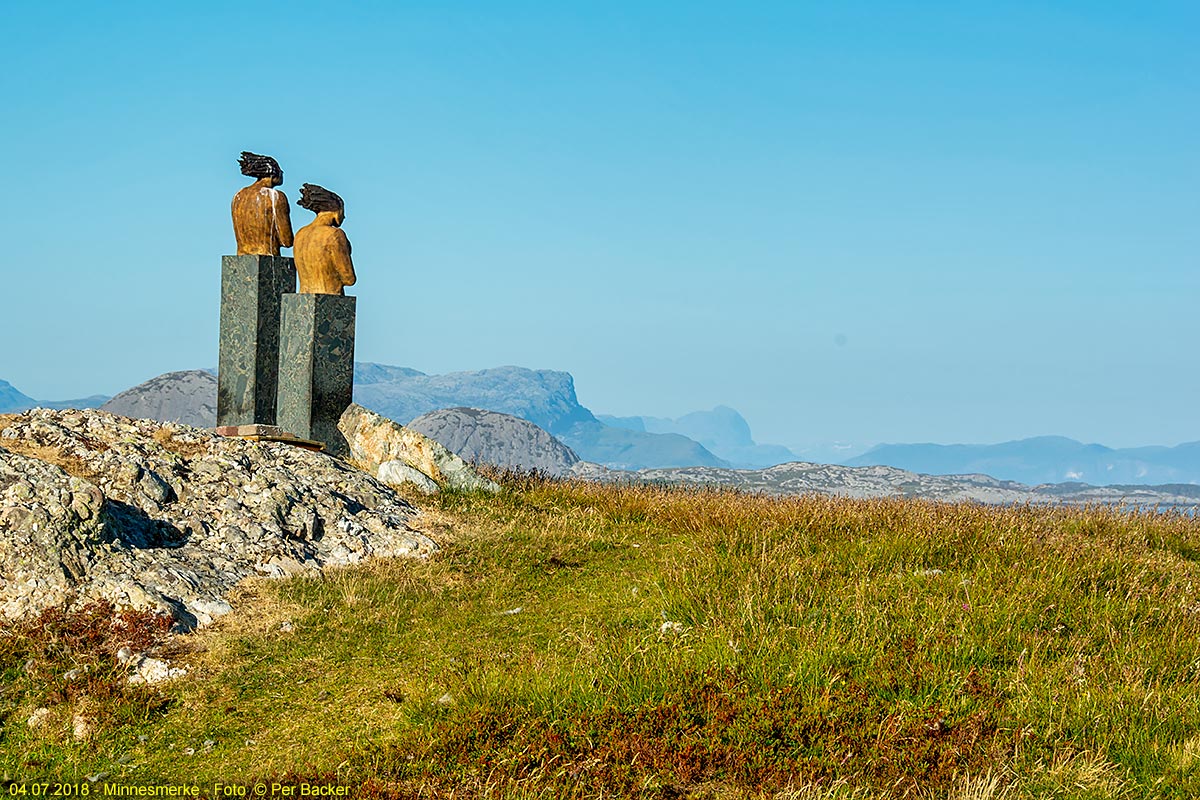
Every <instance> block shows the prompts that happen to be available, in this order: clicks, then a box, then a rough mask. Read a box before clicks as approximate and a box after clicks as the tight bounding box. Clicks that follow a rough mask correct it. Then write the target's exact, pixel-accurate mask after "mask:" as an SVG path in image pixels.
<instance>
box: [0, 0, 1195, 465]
mask: <svg viewBox="0 0 1200 800" xmlns="http://www.w3.org/2000/svg"><path fill="white" fill-rule="evenodd" d="M0 97H3V99H4V102H3V108H2V110H0V115H2V116H0V121H2V122H3V124H2V125H0V149H2V150H3V152H4V153H6V154H7V156H8V157H7V158H6V160H5V169H4V172H3V176H4V187H3V189H4V190H3V191H2V192H0V218H2V219H3V220H4V223H3V227H2V228H0V232H2V234H3V241H4V248H3V250H4V254H3V256H0V259H2V260H0V265H2V266H0V270H2V273H3V282H2V284H0V285H2V286H3V290H0V291H2V293H3V303H2V304H0V333H2V334H3V336H4V339H5V340H6V342H7V343H8V346H7V347H5V348H3V352H2V354H0V379H5V380H8V381H10V382H11V383H12V384H13V385H14V386H16V387H17V388H18V389H20V390H21V391H23V392H24V393H25V394H27V395H30V396H32V397H34V398H37V399H43V400H57V399H66V398H71V397H80V396H84V395H90V394H95V393H103V394H115V393H116V392H119V391H121V390H123V389H125V388H128V387H130V386H132V385H134V384H136V383H139V382H141V381H143V380H146V379H148V378H150V377H153V376H154V375H158V374H160V373H163V372H168V371H172V370H178V369H192V368H198V367H208V366H214V365H215V364H216V361H217V323H218V312H219V308H218V302H219V285H220V274H219V273H220V257H221V255H223V254H227V253H232V252H233V251H234V242H233V233H232V227H231V224H230V219H229V201H230V199H231V198H232V196H233V194H234V193H235V192H236V191H237V190H238V189H239V188H241V187H242V186H243V185H245V184H246V182H247V179H245V178H244V177H243V176H242V175H241V174H240V173H239V171H238V167H237V155H238V153H239V152H241V151H242V150H252V151H254V152H259V153H267V154H270V155H272V156H274V157H276V158H277V159H278V160H279V162H280V163H281V164H282V166H283V169H284V173H285V183H284V185H283V187H282V189H283V190H284V191H286V192H287V193H288V195H289V197H290V198H291V201H292V219H293V223H294V224H295V225H296V227H297V228H298V227H299V226H300V225H303V224H305V223H307V222H308V221H309V220H310V219H311V216H312V215H311V213H310V212H307V211H305V210H303V209H300V208H298V207H297V206H296V205H295V201H296V198H297V196H298V189H299V186H300V184H301V183H304V182H312V183H317V184H320V185H323V186H325V187H327V188H329V189H332V190H333V191H335V192H337V193H338V194H340V195H341V196H342V197H343V198H344V199H345V201H346V221H345V224H344V226H343V229H344V230H345V232H346V234H347V235H348V237H349V238H350V241H351V243H352V245H353V247H354V259H355V268H356V271H357V273H358V277H359V281H358V284H357V285H356V286H355V287H354V289H353V290H352V292H351V293H353V294H356V295H357V296H358V298H359V300H358V331H357V343H356V347H357V353H356V355H357V358H358V360H360V361H376V362H380V363H385V364H394V365H400V366H408V367H413V368H416V369H419V370H422V371H424V372H427V373H441V372H448V371H455V370H473V369H483V368H487V367H494V366H500V365H505V364H515V365H519V366H525V367H530V368H544V369H559V370H566V371H569V372H571V373H572V374H573V375H574V377H575V385H576V389H577V393H578V396H579V399H580V401H581V402H582V403H583V404H584V405H586V406H588V407H589V408H591V409H592V410H593V411H594V412H596V413H606V414H615V415H634V414H644V415H652V416H661V417H678V416H681V415H683V414H685V413H688V412H690V411H695V410H699V409H707V408H712V407H713V406H715V405H717V404H725V405H729V406H732V407H734V408H736V409H738V410H739V411H740V412H742V414H743V415H744V416H745V417H746V418H747V420H748V421H749V422H750V425H751V427H752V429H753V431H754V435H755V438H756V439H757V440H758V441H759V442H771V443H780V444H786V445H789V446H793V447H795V448H797V449H804V448H807V447H811V446H817V445H818V444H821V443H825V444H828V443H831V442H844V443H853V444H855V445H858V446H866V445H869V444H873V443H877V442H943V443H949V442H999V441H1005V440H1010V439H1017V438H1023V437H1027V436H1034V435H1044V434H1056V435H1064V436H1070V437H1072V438H1076V439H1080V440H1082V441H1087V442H1099V443H1102V444H1106V445H1109V446H1113V447H1121V446H1135V445H1148V444H1165V445H1173V444H1177V443H1180V442H1184V441H1194V440H1200V418H1198V414H1197V411H1198V409H1200V370H1198V369H1197V361H1200V356H1198V355H1197V347H1196V344H1197V342H1200V314H1197V305H1198V303H1200V270H1198V269H1197V267H1198V266H1200V263H1198V260H1200V259H1198V253H1200V224H1198V222H1200V213H1198V212H1200V188H1198V186H1200V184H1198V179H1200V148H1198V146H1197V142H1200V5H1198V4H1196V3H1194V2H1190V0H1189V2H1172V1H1171V0H1162V2H1154V3H1131V2H1127V1H1122V2H1113V1H1111V0H1086V1H1080V2H1065V1H1064V2H1056V3H1046V2H994V3H970V2H968V3H964V2H961V0H959V1H957V2H922V3H893V2H864V1H857V2H856V1H855V0H845V1H844V2H837V3H829V2H813V1H809V2H802V1H801V0H793V2H781V3H772V2H759V3H710V2H703V1H701V0H697V1H693V2H686V3H683V2H665V1H664V2H660V3H643V2H623V1H621V0H610V1H609V2H595V3H592V2H579V3H562V2H537V3H534V2H522V1H521V0H512V1H510V2H505V3H465V2H453V1H451V2H439V3H428V2H421V3H405V2H379V3H372V2H356V3H346V4H331V3H328V2H324V3H308V2H295V1H293V2H286V3H247V2H240V3H228V2H221V1H220V0H214V1H213V2H206V3H203V4H197V3H189V4H183V3H162V2H153V3H143V2H122V3H119V4H101V3H91V2H86V3H85V2H78V3H69V2H53V0H48V2H44V3H27V4H9V5H6V6H5V13H4V24H3V26H2V27H0Z"/></svg>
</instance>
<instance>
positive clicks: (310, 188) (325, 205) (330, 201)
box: [297, 183, 346, 214]
mask: <svg viewBox="0 0 1200 800" xmlns="http://www.w3.org/2000/svg"><path fill="white" fill-rule="evenodd" d="M297 205H299V206H300V207H301V208H307V209H308V210H309V211H314V212H316V213H318V214H319V213H320V212H322V211H340V210H341V209H343V208H345V207H346V204H345V203H343V202H342V198H340V197H338V196H337V195H336V194H334V193H333V192H331V191H329V190H328V189H326V188H325V187H323V186H317V185H316V184H315V183H306V184H304V185H303V186H301V187H300V200H299V202H298V203H297Z"/></svg>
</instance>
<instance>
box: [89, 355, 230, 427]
mask: <svg viewBox="0 0 1200 800" xmlns="http://www.w3.org/2000/svg"><path fill="white" fill-rule="evenodd" d="M100 408H101V410H103V411H108V412H111V413H113V414H121V415H123V416H126V417H137V418H144V419H154V420H158V421H159V422H179V423H182V424H184V425H193V426H195V427H197V428H211V427H213V426H215V425H216V424H217V379H216V376H214V375H213V374H212V373H211V372H206V371H204V370H200V369H189V370H184V371H182V372H168V373H167V374H165V375H159V376H158V377H157V378H151V379H150V380H148V381H146V382H145V383H140V384H138V385H137V386H134V387H133V388H132V389H126V390H125V391H123V392H121V393H120V394H118V395H117V396H116V397H114V398H113V399H111V400H109V401H108V402H107V403H105V404H104V405H102V406H101V407H100Z"/></svg>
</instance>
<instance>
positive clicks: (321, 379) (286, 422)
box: [276, 294, 356, 455]
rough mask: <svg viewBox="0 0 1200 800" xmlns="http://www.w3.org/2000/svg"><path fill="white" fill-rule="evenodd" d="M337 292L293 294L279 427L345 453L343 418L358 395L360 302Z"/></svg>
mask: <svg viewBox="0 0 1200 800" xmlns="http://www.w3.org/2000/svg"><path fill="white" fill-rule="evenodd" d="M355 300H356V298H353V297H342V296H341V295H336V294H289V295H286V296H285V297H284V298H283V305H282V314H281V324H280V328H279V413H278V414H277V415H276V424H277V425H279V427H281V428H283V429H284V430H286V431H287V432H288V433H291V434H293V435H295V436H299V437H300V438H302V439H312V440H314V441H317V442H322V443H324V445H325V449H326V450H327V451H329V452H330V453H333V454H334V455H344V454H345V452H346V450H347V447H346V439H345V437H343V436H342V434H341V431H339V430H338V427H337V425H338V420H339V419H341V416H342V412H343V411H345V410H346V407H347V406H349V405H350V402H351V400H352V399H353V395H354V310H355V309H354V304H355Z"/></svg>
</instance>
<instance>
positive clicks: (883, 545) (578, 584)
mask: <svg viewBox="0 0 1200 800" xmlns="http://www.w3.org/2000/svg"><path fill="white" fill-rule="evenodd" d="M421 502H422V503H423V504H424V505H425V506H426V508H427V510H428V518H427V521H428V522H429V524H431V525H432V526H433V528H432V532H433V533H434V534H435V535H437V537H438V538H439V540H440V541H442V542H443V543H445V547H444V550H443V552H442V553H440V554H439V555H438V556H436V557H435V558H434V559H432V560H431V561H430V562H428V563H410V562H404V561H395V562H379V563H376V564H373V565H371V566H368V567H365V568H356V569H347V570H344V571H340V572H336V573H332V574H329V575H326V576H325V577H324V578H302V579H293V580H289V581H286V582H261V583H257V584H255V585H253V586H250V587H248V588H247V589H246V590H245V592H244V593H243V594H242V595H241V596H240V597H238V598H237V601H236V603H235V609H236V610H235V612H234V613H233V614H231V615H230V616H228V617H226V618H224V619H223V620H222V621H221V622H220V623H218V624H217V625H216V626H214V627H212V628H210V629H208V630H206V631H204V632H202V633H200V634H198V635H195V636H192V637H186V638H183V639H178V640H175V641H174V642H173V643H171V644H170V645H168V651H169V652H168V653H167V654H166V655H168V656H169V657H170V658H171V659H172V661H173V663H178V664H184V665H186V666H187V667H188V669H189V674H188V676H187V677H185V678H183V679H181V680H178V681H176V682H174V683H172V684H168V685H166V686H165V688H153V689H147V688H144V687H142V688H138V687H128V686H126V685H125V683H124V679H123V675H122V674H121V673H120V671H119V670H118V669H116V668H115V667H114V661H113V658H112V653H113V652H115V650H116V648H117V647H119V646H120V644H121V643H122V642H123V641H127V640H129V639H132V638H136V637H143V638H145V639H150V638H153V637H155V636H158V635H160V634H159V632H158V631H157V630H155V628H154V625H153V624H152V623H150V622H148V621H147V620H146V619H144V618H128V619H121V618H118V620H119V622H118V623H117V625H116V627H115V628H114V626H113V623H112V622H109V621H106V620H107V617H106V616H105V615H106V614H107V613H108V612H107V611H106V610H105V609H97V610H95V612H94V614H93V616H92V617H90V618H89V617H86V616H84V617H80V616H75V617H69V616H61V615H50V616H48V617H47V618H44V619H43V620H41V621H39V622H38V623H36V624H33V625H24V626H14V625H10V626H9V627H8V628H6V629H5V630H4V631H3V632H0V670H2V672H0V725H2V726H3V727H2V737H3V738H2V739H0V774H2V775H3V776H4V777H5V778H6V779H7V780H32V779H33V778H35V777H38V776H46V777H64V778H72V779H82V778H83V777H85V776H92V777H93V778H98V780H99V781H100V782H104V781H108V782H137V783H154V782H161V781H168V780H169V781H172V782H180V781H194V782H196V783H198V784H199V785H201V786H202V787H206V788H205V790H206V791H209V790H210V787H211V786H212V785H213V784H214V783H217V782H221V783H245V784H253V783H254V782H255V781H257V780H265V781H268V782H270V781H282V782H286V781H292V782H301V781H324V782H326V783H329V784H341V785H347V786H351V787H354V788H353V790H352V791H351V794H350V796H354V797H364V796H397V797H414V798H415V797H460V798H471V797H601V796H603V797H663V798H676V797H713V798H742V797H786V798H826V797H829V798H834V797H896V798H899V797H954V798H1000V797H1009V798H1040V797H1073V798H1074V797H1082V798H1087V797H1095V798H1102V797H1103V798H1108V797H1180V798H1183V797H1193V796H1197V795H1200V568H1198V567H1197V563H1196V559H1197V557H1198V556H1200V525H1198V523H1197V522H1195V521H1193V520H1191V519H1188V518H1185V517H1182V516H1175V515H1134V514H1123V513H1118V512H1112V511H1105V510H1088V511H1080V510H1046V509H1031V508H1015V509H995V508H983V507H978V506H973V505H938V504H932V503H925V502H916V501H891V500H879V501H849V500H836V499H829V498H820V497H807V498H795V499H768V498H763V497H750V496H744V495H737V494H731V493H714V492H689V491H671V490H665V489H655V488H649V489H634V488H620V487H602V486H596V485H589V484H552V483H548V484H543V483H539V482H537V481H532V480H530V481H524V482H522V481H520V480H516V479H510V480H509V481H508V486H507V489H506V491H505V492H504V493H503V494H502V495H500V496H498V497H491V496H488V497H483V496H470V495H455V494H447V495H443V496H441V497H440V498H438V499H435V500H423V501H421ZM80 667H85V668H86V671H81V672H77V673H75V677H74V679H73V680H68V679H67V678H66V677H65V674H66V673H67V671H68V670H72V669H76V668H80ZM39 708H46V709H48V711H46V712H41V715H42V716H43V717H44V720H43V722H42V724H40V725H39V726H37V727H36V728H30V727H29V726H28V725H27V722H26V721H27V720H28V719H29V718H30V717H31V716H32V715H33V714H34V713H35V711H36V709H39ZM80 724H82V726H83V730H82V731H81V734H80V736H81V740H76V737H75V736H73V735H72V730H73V729H74V728H75V727H77V726H78V725H80ZM98 776H102V777H98Z"/></svg>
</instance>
